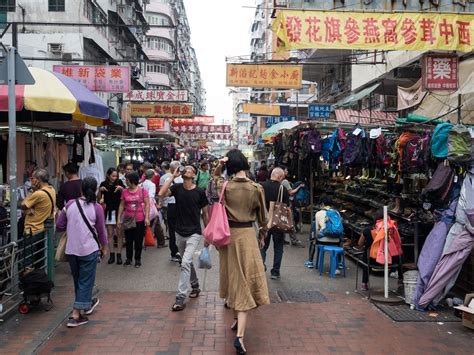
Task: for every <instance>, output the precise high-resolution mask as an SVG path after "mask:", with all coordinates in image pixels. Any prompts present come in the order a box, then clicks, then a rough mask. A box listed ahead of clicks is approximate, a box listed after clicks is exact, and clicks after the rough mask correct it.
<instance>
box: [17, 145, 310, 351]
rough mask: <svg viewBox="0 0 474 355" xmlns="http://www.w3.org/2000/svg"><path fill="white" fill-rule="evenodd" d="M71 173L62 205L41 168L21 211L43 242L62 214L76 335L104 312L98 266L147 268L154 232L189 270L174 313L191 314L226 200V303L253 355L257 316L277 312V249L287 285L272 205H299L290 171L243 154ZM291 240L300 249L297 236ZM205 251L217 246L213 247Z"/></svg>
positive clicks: (240, 346)
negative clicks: (255, 163)
mask: <svg viewBox="0 0 474 355" xmlns="http://www.w3.org/2000/svg"><path fill="white" fill-rule="evenodd" d="M63 169H64V174H65V177H66V181H65V182H64V183H63V184H62V186H61V188H60V190H59V192H58V195H57V198H56V193H55V191H54V189H53V188H52V187H51V186H50V185H49V184H48V180H49V177H48V173H47V171H45V170H43V169H37V170H36V171H35V172H34V173H33V174H32V178H31V183H32V186H33V189H34V191H33V192H32V194H31V195H29V196H28V197H27V198H26V199H25V200H24V201H23V204H22V208H23V209H24V210H25V215H26V219H25V226H24V230H25V233H29V234H30V235H32V236H33V237H34V238H40V237H41V235H42V234H41V233H44V221H45V220H46V219H47V218H48V217H49V216H51V215H52V214H53V211H54V205H56V206H57V208H58V210H59V215H58V218H57V224H56V232H57V235H58V236H61V235H64V234H66V235H67V242H66V256H67V260H68V262H69V265H70V269H71V274H72V277H73V280H74V288H75V299H74V304H73V312H72V316H71V317H70V319H69V321H68V323H67V325H68V327H77V326H80V325H83V324H86V323H87V322H88V319H87V316H88V315H91V314H92V312H93V311H94V309H95V307H96V306H97V305H98V304H99V299H98V298H92V289H93V286H94V281H95V273H96V266H97V261H98V260H99V261H100V260H102V258H103V257H105V256H106V255H107V254H109V256H108V264H111V265H112V264H114V265H123V266H125V267H127V266H132V265H133V266H135V268H140V267H141V266H142V262H143V260H142V250H143V245H144V236H145V232H146V229H147V228H151V231H153V232H154V234H155V238H156V239H157V244H156V245H157V247H158V248H163V247H166V246H168V247H169V250H170V257H169V260H170V261H171V262H176V263H179V265H180V270H181V272H180V276H179V280H178V282H177V283H178V286H177V293H176V298H175V302H174V304H173V305H172V307H171V310H172V311H175V312H178V311H182V310H184V309H185V307H186V303H187V299H188V298H196V297H199V294H200V292H201V290H200V286H199V280H198V277H197V273H196V269H195V266H194V263H193V257H194V255H195V252H196V250H197V248H198V247H199V245H200V243H201V241H202V239H203V237H202V233H203V227H205V226H206V225H207V224H208V222H209V218H212V216H210V213H209V211H210V209H209V207H210V206H212V204H214V203H216V202H217V201H218V200H219V196H220V195H221V194H222V198H223V202H224V205H225V209H226V212H227V218H228V222H229V227H230V234H231V237H230V244H228V245H227V246H225V247H221V248H219V258H220V262H219V265H220V269H219V274H220V276H219V280H220V296H221V297H222V298H223V299H224V300H225V302H226V303H225V304H226V307H228V308H231V309H233V311H234V318H235V320H234V323H233V324H232V326H231V329H232V330H234V331H236V338H235V342H234V346H235V348H236V350H237V352H238V353H245V351H246V350H245V345H244V340H243V339H244V335H245V329H246V324H247V320H248V315H249V311H250V310H252V309H254V308H257V307H259V306H261V305H265V304H268V303H269V295H268V286H267V279H266V266H265V261H266V253H267V251H268V248H269V247H270V243H271V241H273V247H274V260H273V266H272V268H271V270H270V276H271V279H275V280H276V279H278V278H279V277H280V266H281V260H282V256H283V249H284V247H283V246H284V243H285V235H284V234H283V233H282V232H277V231H273V230H272V231H267V223H268V210H269V206H270V202H271V201H277V199H278V195H279V193H281V191H283V195H282V200H283V202H284V203H286V204H288V205H290V203H291V202H290V200H291V196H293V195H294V194H295V193H296V192H297V191H298V189H299V188H301V187H297V188H292V187H291V184H290V183H289V182H288V180H287V174H288V171H287V169H286V167H272V166H270V167H267V166H266V164H262V166H261V168H260V169H259V170H258V171H254V172H251V171H250V165H249V163H248V161H247V158H246V157H245V156H244V155H243V154H242V152H240V151H239V150H237V149H234V150H231V151H229V152H228V154H227V155H226V156H225V157H224V158H223V159H221V160H219V161H215V162H214V164H210V163H209V162H207V161H201V162H198V163H195V164H188V165H184V164H182V163H181V162H179V161H171V162H167V161H165V162H161V163H159V164H155V165H153V164H151V163H149V162H145V163H143V164H142V165H141V166H140V167H135V166H134V164H133V163H131V162H124V163H122V164H120V165H119V166H118V167H117V168H115V167H111V168H109V169H108V170H107V172H106V177H105V180H104V181H100V182H99V181H96V180H95V178H94V177H86V178H84V179H82V180H81V179H80V178H79V177H78V168H77V166H76V165H74V164H72V163H69V164H67V165H66V166H64V168H63ZM254 176H255V180H257V181H254V180H253V179H252V177H254ZM165 236H166V239H168V244H166V242H165ZM290 237H291V240H292V241H293V238H294V235H291V236H290ZM204 245H205V246H208V243H207V241H204ZM123 248H125V256H124V257H125V260H123V255H122V251H123V250H122V249H123Z"/></svg>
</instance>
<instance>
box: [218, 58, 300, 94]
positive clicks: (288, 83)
mask: <svg viewBox="0 0 474 355" xmlns="http://www.w3.org/2000/svg"><path fill="white" fill-rule="evenodd" d="M302 71H303V67H302V66H301V65H253V64H227V77H226V78H227V80H226V85H227V86H234V87H239V86H243V87H253V88H280V89H282V88H287V89H299V88H301V79H302Z"/></svg>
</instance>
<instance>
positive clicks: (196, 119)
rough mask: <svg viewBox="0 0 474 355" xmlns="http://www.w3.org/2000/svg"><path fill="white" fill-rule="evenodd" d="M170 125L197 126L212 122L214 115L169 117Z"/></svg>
mask: <svg viewBox="0 0 474 355" xmlns="http://www.w3.org/2000/svg"><path fill="white" fill-rule="evenodd" d="M170 121H171V126H173V127H178V126H198V125H202V124H213V123H214V116H193V117H192V118H191V119H189V118H172V119H170Z"/></svg>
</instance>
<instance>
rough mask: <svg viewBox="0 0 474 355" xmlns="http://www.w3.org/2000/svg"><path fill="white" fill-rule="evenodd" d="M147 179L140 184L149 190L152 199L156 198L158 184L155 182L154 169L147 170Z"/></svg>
mask: <svg viewBox="0 0 474 355" xmlns="http://www.w3.org/2000/svg"><path fill="white" fill-rule="evenodd" d="M144 175H145V181H143V182H142V183H141V184H140V185H141V186H142V187H143V188H144V189H145V190H147V191H148V194H149V195H150V200H155V196H156V185H155V184H154V183H153V179H154V178H155V172H154V171H153V169H148V170H147V171H145V174H144Z"/></svg>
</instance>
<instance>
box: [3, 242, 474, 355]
mask: <svg viewBox="0 0 474 355" xmlns="http://www.w3.org/2000/svg"><path fill="white" fill-rule="evenodd" d="M306 253H307V249H298V248H290V247H288V248H286V249H285V257H284V259H283V267H282V279H281V280H280V281H277V282H275V281H273V280H269V285H270V289H271V299H272V304H271V305H269V306H265V307H262V308H261V309H258V310H256V311H254V312H253V314H252V318H251V320H250V324H249V326H248V329H247V334H246V338H245V342H246V346H247V350H248V352H249V354H304V353H307V354H319V353H323V354H324V353H347V354H349V353H350V354H355V353H359V354H380V353H382V352H384V353H387V354H415V353H416V354H428V353H429V354H431V353H442V354H448V353H452V354H472V349H473V348H474V332H472V331H469V330H468V329H467V328H464V327H463V326H462V325H461V323H460V322H455V323H443V324H437V322H430V323H396V322H393V321H392V320H391V319H390V318H388V317H387V316H386V315H385V314H383V313H382V312H381V311H379V310H378V309H377V308H376V307H375V306H374V305H372V304H371V303H370V302H369V301H367V300H366V299H365V298H363V297H362V296H360V295H358V294H356V293H354V292H353V291H352V290H353V286H354V267H353V264H351V263H350V262H349V263H348V267H349V270H348V277H347V278H346V279H344V278H337V279H329V278H328V277H327V276H326V275H323V276H319V274H316V273H315V272H314V271H313V270H308V269H305V268H304V267H303V266H302V265H301V264H302V263H301V261H302V260H304V257H305V255H306ZM167 256H168V251H167V250H163V249H161V250H157V249H147V251H146V252H145V258H144V265H143V267H142V269H139V270H137V269H135V268H123V267H120V266H116V265H104V264H103V265H101V266H100V267H99V271H98V278H97V286H98V289H99V297H100V300H101V303H100V305H99V306H98V307H97V310H96V313H95V314H94V315H92V316H91V317H90V319H91V321H90V322H89V324H87V325H85V326H83V327H79V328H76V329H68V328H66V325H65V323H66V320H67V317H68V315H69V311H70V305H71V302H72V299H73V297H72V280H71V279H70V276H69V275H68V269H67V265H64V264H63V265H60V266H59V267H58V268H57V277H56V284H57V287H56V289H55V290H54V293H53V299H54V303H55V307H54V308H53V309H52V310H51V311H50V312H43V311H41V310H38V311H34V312H32V313H30V314H28V315H15V316H14V317H12V318H10V319H9V320H8V321H6V322H5V323H3V324H2V323H0V353H1V354H19V353H22V354H30V353H34V352H38V353H40V354H49V353H79V354H98V353H101V354H103V353H110V354H112V353H113V354H122V353H124V354H140V353H149V354H156V353H162V354H191V353H192V354H232V353H234V349H233V347H232V342H233V338H234V334H235V333H234V332H232V331H231V330H230V329H229V327H230V325H231V323H232V321H233V319H232V318H233V315H232V312H231V311H229V310H226V309H225V308H224V307H223V302H222V300H220V299H219V298H218V294H217V292H216V291H217V288H216V285H217V284H216V277H217V270H218V266H217V261H218V258H217V256H216V255H215V251H214V252H213V262H214V263H215V266H214V267H213V269H211V270H210V271H209V272H208V277H207V282H206V286H207V287H206V289H207V290H209V291H208V292H203V293H202V294H201V296H200V297H199V298H198V299H196V300H191V301H190V302H189V303H188V307H187V308H186V309H185V310H184V311H183V312H179V313H173V312H171V311H170V307H171V305H172V303H173V301H174V292H173V291H171V290H173V289H174V288H175V287H176V282H177V277H178V274H179V268H178V267H177V265H176V264H174V263H170V262H169V261H168V260H167ZM271 257H272V256H271V255H270V258H271ZM270 260H271V259H270ZM199 274H200V279H201V282H202V281H203V277H202V276H203V274H202V271H199ZM143 278H145V280H147V282H143V281H141V283H143V285H142V284H137V280H142V279H143ZM380 281H381V279H380V278H374V284H377V283H379V284H380ZM124 290H130V292H123V291H124ZM290 290H298V291H308V290H315V291H316V290H317V291H319V292H320V293H321V294H322V295H323V296H325V298H326V301H325V302H322V303H282V302H281V301H280V299H279V297H278V296H277V292H281V291H283V292H286V293H288V291H290Z"/></svg>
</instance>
